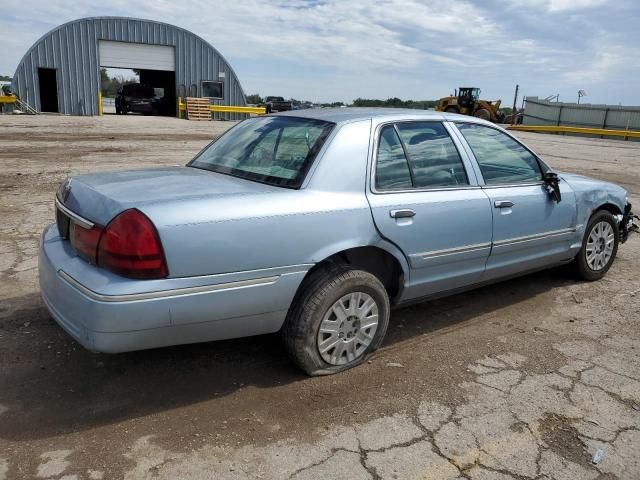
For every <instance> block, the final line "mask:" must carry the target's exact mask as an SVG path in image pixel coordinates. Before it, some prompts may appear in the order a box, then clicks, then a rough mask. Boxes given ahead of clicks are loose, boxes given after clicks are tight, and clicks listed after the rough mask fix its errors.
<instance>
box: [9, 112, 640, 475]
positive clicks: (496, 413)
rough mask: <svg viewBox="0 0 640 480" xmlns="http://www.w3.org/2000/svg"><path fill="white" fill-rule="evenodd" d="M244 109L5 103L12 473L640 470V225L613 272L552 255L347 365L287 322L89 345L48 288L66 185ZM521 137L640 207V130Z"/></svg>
mask: <svg viewBox="0 0 640 480" xmlns="http://www.w3.org/2000/svg"><path fill="white" fill-rule="evenodd" d="M230 125H231V123H230V122H186V121H179V120H176V119H169V118H154V117H134V116H127V117H119V116H118V117H116V116H106V117H104V118H82V117H56V116H39V117H25V116H23V117H13V116H4V117H0V144H1V145H2V149H0V161H1V162H2V165H3V169H2V171H0V218H2V222H0V480H8V479H22V478H38V479H57V480H61V479H65V480H72V479H111V478H124V479H152V478H153V479H156V478H158V479H175V478H190V479H257V478H263V479H296V480H300V479H363V480H365V479H366V480H370V479H384V480H387V479H400V480H402V479H471V480H493V479H496V480H502V479H555V480H565V479H566V480H576V479H580V480H581V479H587V480H591V479H593V480H609V479H620V480H622V479H630V480H638V479H640V328H639V327H640V279H638V260H639V259H640V237H635V238H633V237H632V238H631V239H630V240H629V242H628V243H627V244H625V245H624V246H623V247H622V248H621V249H620V251H619V253H618V258H617V260H616V262H615V263H614V265H613V267H612V269H611V270H610V272H609V273H608V275H607V276H606V277H605V278H604V279H603V280H601V281H599V282H595V283H581V282H577V281H575V280H574V279H573V278H572V277H571V276H570V275H568V274H567V273H566V272H565V271H562V270H549V271H545V272H540V273H537V274H534V275H529V276H526V277H521V278H518V279H514V280H509V281H507V282H502V283H499V284H495V285H492V286H489V287H485V288H482V289H479V290H475V291H472V292H468V293H464V294H460V295H456V296H453V297H448V298H444V299H440V300H436V301H432V302H429V303H424V304H420V305H414V306H411V307H407V308H403V309H400V310H396V311H394V312H393V315H392V319H391V325H390V328H389V333H388V336H387V339H386V341H385V343H384V345H383V348H382V349H381V350H380V351H379V352H378V353H377V354H376V355H374V356H373V358H372V359H371V361H370V362H368V363H366V364H364V365H362V366H360V367H358V368H355V369H353V370H350V371H348V372H344V373H342V374H339V375H335V376H329V377H318V378H307V377H305V376H303V375H301V374H300V373H299V372H297V371H296V370H295V369H294V368H293V367H292V366H291V365H290V364H289V362H288V361H287V359H286V358H285V356H284V353H283V350H282V348H281V346H280V343H279V338H278V336H277V335H268V336H262V337H254V338H246V339H238V340H230V341H225V342H215V343H207V344H199V345H188V346H181V347H174V348H165V349H158V350H152V351H145V352H134V353H129V354H120V355H111V356H109V355H99V354H93V353H90V352H88V351H86V350H84V349H83V348H82V347H80V346H79V345H77V344H76V343H75V342H74V341H73V340H72V339H71V338H69V337H68V336H67V335H66V334H65V333H64V332H63V331H62V330H61V329H60V328H59V327H58V326H57V325H56V324H55V323H54V322H53V321H52V320H51V319H50V317H49V315H48V313H47V311H46V309H45V308H44V306H43V304H42V302H41V301H40V299H39V295H38V286H37V262H36V252H37V244H38V237H39V233H40V231H41V230H42V229H43V228H44V226H45V225H46V224H48V223H51V222H52V220H53V195H54V192H55V189H56V187H57V185H58V184H59V183H60V182H61V181H62V180H63V179H64V177H65V176H66V175H68V174H70V173H80V172H88V171H97V170H108V169H121V168H139V167H146V166H152V165H175V164H184V163H185V162H186V161H187V160H188V159H189V158H190V157H191V156H192V155H193V154H194V153H196V152H197V151H198V150H199V149H200V148H201V147H202V146H203V145H205V144H206V143H207V142H208V141H209V140H210V139H211V138H212V137H213V136H215V135H217V134H219V133H221V132H223V131H224V130H225V129H226V128H228V127H229V126H230ZM518 136H520V137H522V138H523V139H524V140H525V141H526V142H527V143H528V144H529V145H531V146H532V148H533V149H534V150H536V151H537V152H538V153H540V154H541V155H542V156H543V158H545V159H546V160H547V161H548V162H549V163H550V164H551V165H552V166H554V167H555V168H557V169H558V170H564V171H572V172H578V173H584V174H587V175H591V176H595V177H598V178H602V179H607V180H611V181H615V182H617V183H619V184H621V185H623V186H624V187H625V188H626V189H627V190H628V191H629V194H630V197H631V201H632V202H633V203H635V204H636V205H639V206H640V144H639V143H635V142H624V141H613V140H600V139H587V138H577V137H563V136H553V135H541V134H531V133H519V134H518ZM596 452H598V453H599V455H598V456H601V458H600V461H599V462H597V463H594V462H593V461H592V460H593V458H594V454H595V453H596Z"/></svg>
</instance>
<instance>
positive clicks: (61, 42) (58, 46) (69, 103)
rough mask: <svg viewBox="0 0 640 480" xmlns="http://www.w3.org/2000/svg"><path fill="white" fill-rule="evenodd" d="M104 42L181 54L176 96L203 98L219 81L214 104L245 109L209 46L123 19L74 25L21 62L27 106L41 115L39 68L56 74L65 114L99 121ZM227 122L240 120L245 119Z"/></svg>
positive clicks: (20, 89)
mask: <svg viewBox="0 0 640 480" xmlns="http://www.w3.org/2000/svg"><path fill="white" fill-rule="evenodd" d="M99 40H114V41H121V42H134V43H148V44H152V45H169V46H173V47H175V52H176V90H177V95H182V96H184V93H185V91H186V92H191V93H194V91H195V92H196V94H197V95H200V94H201V88H202V85H201V81H203V80H214V81H217V80H219V79H220V80H223V81H224V100H215V101H214V102H215V103H217V104H221V105H241V106H244V105H246V102H245V97H244V92H243V90H242V87H241V85H240V82H239V81H238V78H237V77H236V75H235V73H234V71H233V69H232V68H231V66H230V65H229V64H228V63H227V61H226V60H225V59H224V57H223V56H222V55H220V53H219V52H218V51H217V50H216V49H215V48H213V47H212V46H211V45H210V44H209V43H207V42H205V41H204V40H203V39H201V38H200V37H198V36H197V35H194V34H193V33H191V32H189V31H187V30H184V29H182V28H179V27H175V26H173V25H168V24H166V23H160V22H154V21H149V20H138V19H132V18H121V17H96V18H84V19H80V20H75V21H72V22H69V23H65V24H64V25H61V26H59V27H57V28H55V29H54V30H52V31H50V32H49V33H47V34H45V35H44V36H43V37H42V38H40V40H38V41H37V42H36V43H35V44H34V45H33V46H32V47H31V48H30V49H29V51H27V53H26V54H25V56H24V57H23V58H22V61H21V62H20V64H19V65H18V68H17V69H16V73H15V75H14V76H13V85H12V88H13V89H14V90H15V91H16V92H17V94H18V96H19V97H20V98H21V99H22V100H24V101H26V102H28V103H29V104H30V105H31V106H33V107H34V108H35V109H36V110H38V111H40V94H39V86H38V68H55V69H56V70H57V72H56V73H57V83H58V106H59V110H60V113H66V114H74V115H97V113H98V91H99V88H100V64H99V58H98V41H99ZM221 74H223V75H224V78H222V75H221ZM219 76H220V77H219ZM225 116H226V118H231V119H237V118H241V117H243V116H244V115H242V114H225Z"/></svg>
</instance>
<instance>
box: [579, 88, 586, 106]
mask: <svg viewBox="0 0 640 480" xmlns="http://www.w3.org/2000/svg"><path fill="white" fill-rule="evenodd" d="M586 96H587V92H585V91H584V90H578V105H580V99H581V98H582V97H586Z"/></svg>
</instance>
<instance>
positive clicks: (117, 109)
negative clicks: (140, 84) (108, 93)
mask: <svg viewBox="0 0 640 480" xmlns="http://www.w3.org/2000/svg"><path fill="white" fill-rule="evenodd" d="M116 115H122V110H120V107H116Z"/></svg>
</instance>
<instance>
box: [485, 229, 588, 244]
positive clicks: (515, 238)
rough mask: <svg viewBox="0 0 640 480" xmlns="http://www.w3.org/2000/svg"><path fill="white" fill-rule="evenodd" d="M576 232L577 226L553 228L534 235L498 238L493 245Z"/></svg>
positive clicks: (529, 240)
mask: <svg viewBox="0 0 640 480" xmlns="http://www.w3.org/2000/svg"><path fill="white" fill-rule="evenodd" d="M575 232H576V228H575V227H573V228H563V229H561V230H553V231H550V232H543V233H536V234H533V235H524V236H522V237H514V238H507V239H505V240H498V241H497V242H493V246H494V247H502V246H504V245H513V244H516V243H524V242H531V241H533V240H541V239H543V238H551V237H557V236H560V235H566V234H567V233H575Z"/></svg>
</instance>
